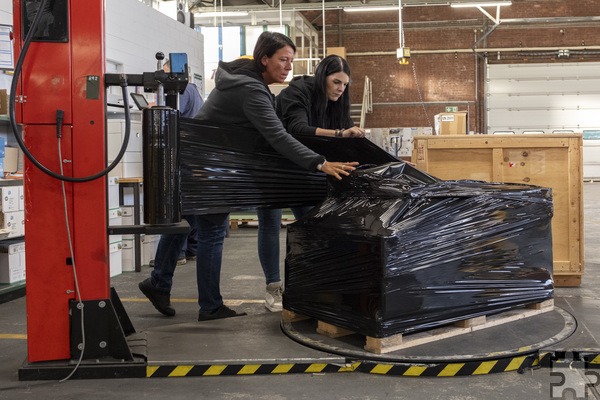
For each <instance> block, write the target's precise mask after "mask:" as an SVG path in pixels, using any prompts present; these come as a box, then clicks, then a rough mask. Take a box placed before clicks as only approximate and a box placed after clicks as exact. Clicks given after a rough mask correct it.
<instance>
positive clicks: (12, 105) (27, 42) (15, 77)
mask: <svg viewBox="0 0 600 400" xmlns="http://www.w3.org/2000/svg"><path fill="white" fill-rule="evenodd" d="M48 1H49V0H42V2H41V3H40V6H39V7H38V11H37V12H36V14H35V18H34V19H33V22H32V23H31V26H30V27H29V32H27V36H26V37H25V42H24V43H23V47H22V48H21V53H20V54H19V58H18V59H17V63H16V65H15V69H14V75H13V80H12V84H11V86H10V98H9V104H10V107H9V117H10V125H11V128H12V130H13V134H14V135H15V139H16V141H17V144H18V145H19V147H20V148H21V150H23V153H24V154H25V156H26V157H27V158H28V159H29V160H30V161H31V162H32V163H33V164H34V165H35V166H36V167H38V168H39V169H40V170H41V171H42V172H44V173H45V174H47V175H49V176H51V177H53V178H55V179H59V180H61V181H65V182H89V181H93V180H94V179H98V178H101V177H102V176H105V175H107V174H108V173H109V172H110V171H112V170H113V169H114V168H115V167H116V166H117V165H118V164H119V162H120V161H121V159H122V158H123V155H125V151H126V150H127V145H128V143H129V134H130V132H131V115H130V113H129V100H128V97H127V92H128V90H127V77H126V76H125V74H122V75H121V77H120V83H119V86H121V88H122V92H123V106H124V107H125V137H124V138H123V144H122V145H121V150H120V151H119V154H117V157H116V158H115V159H114V160H113V162H112V163H111V164H110V165H109V166H108V167H107V168H105V169H104V170H102V171H100V172H98V173H96V174H94V175H89V176H84V177H79V178H78V177H71V176H65V175H62V174H57V173H56V172H54V171H52V170H50V169H48V168H47V167H45V166H44V165H43V164H42V163H41V162H39V161H38V160H37V159H36V158H35V156H34V155H33V154H31V152H30V151H29V149H28V148H27V146H26V145H25V143H24V142H23V138H22V137H21V135H20V133H19V127H18V126H17V122H16V116H15V97H16V92H17V83H18V82H19V76H20V75H21V70H22V68H23V61H24V59H25V56H26V54H27V51H28V50H29V45H30V44H31V41H32V39H33V32H35V30H36V27H37V26H38V25H39V22H40V20H41V17H42V13H41V12H40V10H43V9H44V7H45V6H46V3H48ZM58 111H61V110H57V134H58V125H59V121H58ZM63 115H64V114H63ZM60 125H61V130H62V121H60ZM61 162H62V161H61Z"/></svg>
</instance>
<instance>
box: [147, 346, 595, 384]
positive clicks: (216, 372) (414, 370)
mask: <svg viewBox="0 0 600 400" xmlns="http://www.w3.org/2000/svg"><path fill="white" fill-rule="evenodd" d="M576 359H577V360H579V361H584V362H585V365H586V366H587V367H588V368H600V354H598V353H577V354H576ZM565 361H567V362H568V361H569V357H565V356H564V355H563V354H561V353H558V354H557V353H553V352H542V353H531V354H526V355H521V356H515V357H506V358H500V359H496V360H481V361H466V362H431V363H418V362H414V363H402V362H399V363H382V362H377V361H349V362H347V363H346V364H344V365H337V364H327V363H290V364H278V363H273V364H217V365H148V366H147V367H146V377H148V378H167V377H187V376H225V375H277V374H319V373H335V372H362V373H367V374H376V375H392V376H405V377H451V376H471V375H487V374H495V373H500V372H510V371H518V372H523V371H525V370H527V369H530V368H548V367H551V366H552V365H553V363H556V362H565Z"/></svg>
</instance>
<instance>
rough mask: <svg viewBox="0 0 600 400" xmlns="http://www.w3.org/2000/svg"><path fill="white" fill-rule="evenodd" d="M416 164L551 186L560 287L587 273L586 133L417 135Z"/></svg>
mask: <svg viewBox="0 0 600 400" xmlns="http://www.w3.org/2000/svg"><path fill="white" fill-rule="evenodd" d="M413 145H414V146H413V154H412V162H413V163H415V164H416V166H417V168H419V169H420V170H423V171H426V172H428V173H430V174H431V175H433V176H435V177H437V178H440V179H444V180H452V179H474V180H482V181H489V182H511V183H526V184H530V185H537V186H543V187H549V188H552V195H553V201H554V216H553V217H552V253H553V258H554V272H553V274H554V282H555V285H556V286H579V285H580V284H581V279H582V275H583V265H584V262H583V162H582V145H583V141H582V136H581V134H543V135H536V134H529V135H526V134H524V135H467V136H465V135H460V136H458V135H456V136H455V135H453V136H415V137H414V138H413Z"/></svg>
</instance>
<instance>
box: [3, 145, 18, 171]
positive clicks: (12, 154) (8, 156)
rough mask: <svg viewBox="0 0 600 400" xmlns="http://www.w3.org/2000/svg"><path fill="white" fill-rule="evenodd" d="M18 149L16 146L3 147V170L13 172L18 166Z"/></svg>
mask: <svg viewBox="0 0 600 400" xmlns="http://www.w3.org/2000/svg"><path fill="white" fill-rule="evenodd" d="M18 160H19V149H17V148H16V147H5V148H4V172H8V173H11V174H13V173H15V172H17V168H18Z"/></svg>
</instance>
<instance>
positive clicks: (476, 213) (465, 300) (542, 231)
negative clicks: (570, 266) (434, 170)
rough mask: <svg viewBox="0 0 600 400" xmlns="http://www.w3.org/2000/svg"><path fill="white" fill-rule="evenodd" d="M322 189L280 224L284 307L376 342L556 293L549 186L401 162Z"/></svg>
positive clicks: (361, 172) (332, 181) (364, 171)
mask: <svg viewBox="0 0 600 400" xmlns="http://www.w3.org/2000/svg"><path fill="white" fill-rule="evenodd" d="M328 183H329V195H328V197H327V198H326V199H325V200H324V201H323V202H322V203H320V204H319V205H317V206H316V207H315V208H314V209H313V210H312V211H311V212H310V213H309V214H308V215H307V216H306V217H305V218H303V219H301V220H299V221H297V222H295V223H293V224H291V225H288V235H287V255H286V261H285V292H284V303H283V304H284V308H285V309H287V310H290V311H294V312H297V313H299V314H303V315H306V316H309V317H313V318H315V319H317V320H320V321H323V322H326V323H329V324H332V325H335V326H339V327H342V328H346V329H349V330H351V331H354V332H357V333H359V334H363V335H365V336H370V337H376V338H381V337H387V336H390V335H394V334H398V333H407V332H413V331H418V330H424V329H429V328H433V327H436V326H440V325H444V324H448V323H451V322H455V321H458V320H462V319H467V318H473V317H477V316H481V315H488V314H493V313H497V312H502V311H504V310H507V309H510V308H514V307H518V306H522V305H526V304H530V303H538V302H541V301H544V300H546V299H549V298H551V297H552V296H553V282H552V237H551V229H550V220H551V217H552V194H551V190H550V189H546V188H541V187H537V186H530V185H520V184H502V183H486V182H479V181H440V180H438V179H436V178H434V177H432V176H430V175H427V174H426V173H423V172H421V171H419V170H416V169H415V168H413V167H411V166H410V165H408V164H405V163H401V162H400V163H390V164H385V165H381V166H378V167H373V168H368V169H358V170H356V171H354V172H353V173H352V175H351V176H350V177H349V178H345V179H343V180H341V181H336V180H335V179H329V180H328Z"/></svg>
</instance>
